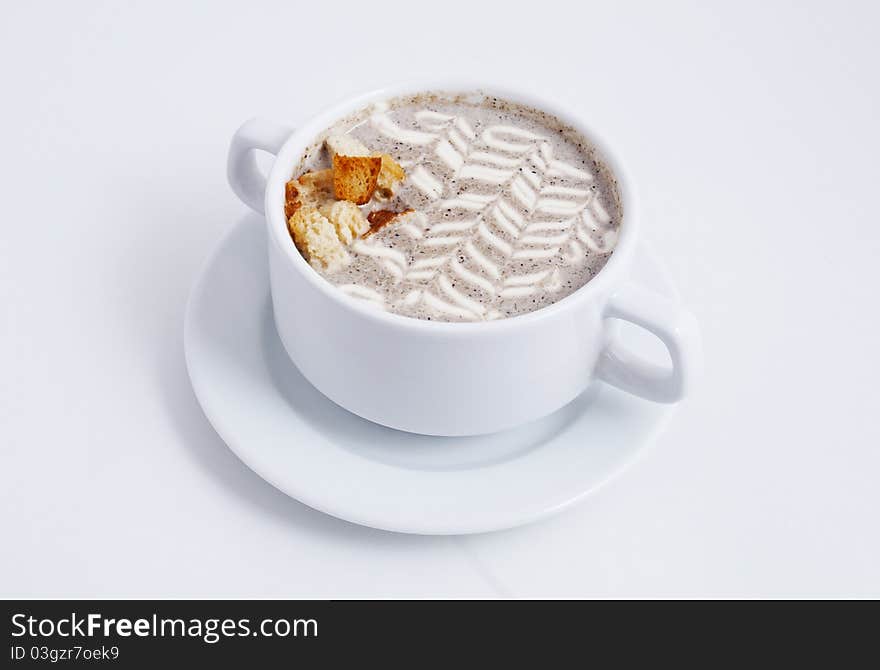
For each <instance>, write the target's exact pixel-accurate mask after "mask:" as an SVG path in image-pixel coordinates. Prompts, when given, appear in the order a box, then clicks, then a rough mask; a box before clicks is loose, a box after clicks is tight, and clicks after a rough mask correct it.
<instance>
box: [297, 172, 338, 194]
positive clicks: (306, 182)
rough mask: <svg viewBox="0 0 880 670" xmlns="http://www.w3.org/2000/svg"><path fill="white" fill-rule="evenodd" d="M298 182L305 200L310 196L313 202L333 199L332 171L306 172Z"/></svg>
mask: <svg viewBox="0 0 880 670" xmlns="http://www.w3.org/2000/svg"><path fill="white" fill-rule="evenodd" d="M298 181H299V184H300V186H301V188H300V190H302V191H304V192H305V193H304V194H305V196H306V197H307V198H309V197H310V196H312V197H313V198H314V199H315V200H323V199H324V198H332V197H333V170H330V169H327V170H318V171H316V172H306V173H305V174H304V175H302V176H301V177H300V178H299V180H298Z"/></svg>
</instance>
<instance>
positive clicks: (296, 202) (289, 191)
mask: <svg viewBox="0 0 880 670" xmlns="http://www.w3.org/2000/svg"><path fill="white" fill-rule="evenodd" d="M301 206H302V201H301V200H300V193H299V189H298V188H297V187H296V181H294V180H293V179H291V180H290V181H289V182H287V184H286V185H285V187H284V216H285V218H287V219H290V217H291V216H293V215H294V214H295V213H296V210H298V209H299V208H300V207H301Z"/></svg>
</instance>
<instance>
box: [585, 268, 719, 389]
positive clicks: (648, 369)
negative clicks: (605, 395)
mask: <svg viewBox="0 0 880 670" xmlns="http://www.w3.org/2000/svg"><path fill="white" fill-rule="evenodd" d="M604 317H605V318H606V319H621V320H623V321H628V322H630V323H633V324H635V325H637V326H639V327H641V328H644V329H645V330H647V331H649V332H651V333H653V334H654V335H655V336H657V337H658V338H659V339H660V340H661V341H662V342H663V344H665V345H666V348H667V349H668V351H669V356H670V358H671V360H672V367H671V368H669V367H666V366H661V365H657V364H656V363H652V362H651V361H649V360H647V359H645V358H644V357H643V356H640V355H638V354H636V353H634V352H632V351H631V350H629V348H627V347H625V346H624V345H623V344H622V343H620V342H619V341H616V340H612V341H611V342H610V343H609V345H608V346H607V348H606V349H605V351H604V352H603V353H602V355H601V357H600V359H599V364H598V367H597V368H596V376H597V377H598V378H599V379H601V380H603V381H605V382H607V383H609V384H611V385H612V386H616V387H618V388H620V389H622V390H624V391H627V392H628V393H632V394H633V395H637V396H640V397H642V398H645V399H647V400H653V401H654V402H664V403H672V402H676V401H678V400H681V399H682V398H683V397H684V396H685V395H687V393H688V392H689V390H690V387H691V386H692V385H693V383H694V381H696V378H697V377H698V376H699V373H700V371H701V368H702V344H701V338H700V329H699V325H698V324H697V320H696V318H695V317H694V315H693V314H691V313H690V312H689V311H688V310H686V309H685V308H683V307H682V306H680V305H679V304H678V303H677V302H675V301H674V300H670V299H669V298H666V297H664V296H661V295H659V294H657V293H655V292H653V291H650V290H648V289H644V288H641V287H639V286H635V285H633V284H628V285H625V286H624V287H623V288H622V289H620V290H619V291H617V292H616V293H615V294H614V295H612V297H611V299H610V300H609V301H608V304H607V306H606V308H605V313H604Z"/></svg>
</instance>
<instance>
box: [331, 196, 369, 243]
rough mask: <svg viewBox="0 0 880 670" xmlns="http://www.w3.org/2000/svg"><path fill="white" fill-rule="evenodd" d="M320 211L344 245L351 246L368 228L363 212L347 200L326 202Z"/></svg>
mask: <svg viewBox="0 0 880 670" xmlns="http://www.w3.org/2000/svg"><path fill="white" fill-rule="evenodd" d="M320 211H321V214H323V215H324V216H325V217H327V219H328V220H329V221H330V223H332V224H333V226H334V227H335V228H336V235H337V236H338V237H339V240H340V241H341V242H343V243H344V244H351V242H352V240H353V239H354V238H356V237H360V236H361V235H363V234H364V233H365V232H366V231H367V229H368V228H369V227H370V224H369V223H368V222H367V220H366V218H364V214H363V212H361V210H360V209H359V208H358V206H357V205H355V204H354V203H353V202H349V201H348V200H333V201H328V202H326V203H324V204H323V205H322V206H321V208H320Z"/></svg>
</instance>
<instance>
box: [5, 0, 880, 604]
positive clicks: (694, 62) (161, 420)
mask: <svg viewBox="0 0 880 670" xmlns="http://www.w3.org/2000/svg"><path fill="white" fill-rule="evenodd" d="M708 5H709V3H692V4H691V3H689V4H681V3H669V2H662V3H654V2H645V3H617V2H608V1H604V2H594V3H585V2H577V3H574V2H573V3H570V4H563V3H558V2H549V1H547V0H541V2H534V3H513V2H504V3H497V4H495V5H491V6H490V5H489V4H488V3H478V2H473V1H469V2H453V1H450V0H438V1H437V2H432V3H415V2H411V1H406V2H392V1H389V0H382V2H381V3H371V2H363V1H361V2H357V3H352V4H351V6H350V7H348V6H346V5H344V4H343V3H342V2H316V1H313V2H303V3H297V2H293V1H291V0H284V1H282V2H247V3H236V4H232V3H204V4H195V3H192V4H190V3H181V2H174V3H160V2H143V3H116V2H106V3H95V2H76V3H67V2H58V3H54V4H48V3H36V2H34V3H24V2H20V3H12V4H11V5H9V6H8V7H6V9H5V10H4V12H3V14H4V16H3V20H2V23H0V81H2V92H3V96H2V98H3V99H2V103H0V120H2V130H0V133H2V149H0V188H2V193H3V196H4V203H3V204H4V208H3V218H2V224H0V225H2V240H0V304H2V322H0V323H2V329H0V365H2V369H0V375H2V376H0V380H2V381H0V441H2V466H0V503H2V508H0V520H2V529H0V530H2V541H0V542H2V548H0V595H5V596H51V595H54V596H223V595H225V596H281V597H283V596H287V597H305V596H318V597H322V596H324V597H341V596H349V597H369V596H478V597H483V596H496V595H509V596H713V595H715V596H719V595H720V596H755V595H765V596H807V595H812V596H858V595H874V596H880V530H878V528H880V524H878V511H880V484H878V474H880V421H878V410H880V393H878V388H880V385H878V375H880V356H878V350H877V341H878V330H880V317H878V312H880V300H878V296H877V293H878V289H880V220H878V217H877V208H878V205H877V203H878V198H877V193H878V182H880V169H878V165H880V158H878V156H880V131H878V117H880V86H878V79H880V76H878V62H880V50H878V48H877V43H878V42H877V39H876V26H877V22H878V20H880V14H878V12H877V10H876V5H875V4H874V3H868V2H865V3H851V4H846V3H824V4H819V3H794V2H791V3H768V2H758V3H744V2H737V3H723V4H722V3H715V6H708ZM417 75H434V76H440V75H450V76H455V75H468V76H470V77H472V78H479V79H485V80H486V81H489V82H491V81H495V80H501V81H505V82H513V83H515V84H516V85H517V86H518V87H520V88H526V89H533V90H534V91H536V92H538V93H541V94H545V95H548V96H551V97H554V98H557V99H560V100H561V101H563V102H565V103H568V104H571V105H574V106H578V107H580V108H581V109H582V110H583V113H584V115H585V118H586V119H587V120H588V123H589V125H590V126H592V127H594V128H596V129H602V130H603V131H604V134H605V135H607V137H609V138H610V139H611V141H612V144H613V146H615V148H616V149H617V151H618V152H619V153H620V154H621V155H622V156H623V157H624V158H625V160H626V162H627V164H628V166H629V168H630V170H631V171H632V173H633V176H634V177H635V180H636V182H637V186H638V189H639V191H640V193H641V198H642V202H643V211H644V214H645V216H644V228H645V232H646V234H647V236H648V237H649V238H650V240H651V241H652V242H653V244H654V245H655V247H656V248H657V249H658V250H659V251H660V253H661V254H662V256H663V257H664V259H665V261H666V263H667V264H668V265H669V268H670V270H671V272H672V275H673V277H674V278H675V281H676V282H677V284H678V287H679V289H680V291H681V293H682V295H683V297H684V299H685V301H686V302H687V303H688V304H689V305H690V306H691V307H692V308H693V310H694V311H695V312H696V313H697V315H698V316H699V318H700V321H701V323H702V326H703V332H704V338H705V350H706V378H705V380H704V383H703V385H702V387H701V388H700V389H699V392H698V394H697V395H696V396H694V397H693V398H692V399H690V400H688V401H687V402H686V403H684V404H683V406H682V407H681V408H680V409H679V411H678V412H677V413H676V415H675V416H674V418H673V420H672V422H671V424H670V426H669V428H668V429H667V430H666V431H665V432H664V434H663V435H662V436H661V437H660V438H659V440H658V441H657V442H656V444H655V445H654V446H653V447H652V448H651V449H649V450H647V452H646V453H645V454H644V456H643V457H642V458H641V459H640V460H639V461H638V462H637V463H636V464H635V465H633V466H632V467H631V468H630V469H629V470H627V471H626V472H625V473H624V474H622V475H621V476H619V477H618V478H617V479H615V480H614V481H612V482H611V483H609V484H608V485H607V486H605V487H604V488H602V489H601V490H600V491H598V492H597V493H596V494H595V495H593V496H591V497H590V498H588V499H587V500H586V501H585V502H584V503H583V504H581V505H579V506H578V507H576V508H574V509H572V510H571V511H569V512H566V513H564V514H562V515H561V516H559V517H556V518H554V519H551V520H549V521H546V522H543V523H540V524H538V525H534V526H530V527H525V528H520V529H516V530H512V531H506V532H501V533H495V534H491V535H486V536H478V537H469V538H424V537H407V536H400V535H393V534H388V533H383V532H379V531H372V530H368V529H365V528H360V527H356V526H353V525H350V524H347V523H345V522H342V521H337V520H334V519H330V518H327V517H324V516H322V515H321V514H319V513H317V512H313V511H312V510H310V509H308V508H306V507H304V506H303V505H301V504H299V503H297V502H295V501H293V500H291V499H288V498H287V497H285V496H284V495H283V494H281V493H279V492H277V491H276V490H274V489H273V488H272V487H270V486H269V485H268V484H265V483H263V481H262V480H260V479H259V478H258V477H257V476H256V475H254V474H252V473H251V472H250V471H249V470H248V469H247V468H246V467H245V466H243V465H242V464H241V463H240V462H239V461H238V460H237V459H236V457H235V456H233V455H232V453H231V452H230V451H229V450H228V449H227V448H226V447H225V445H224V444H223V443H222V442H221V440H220V439H219V438H218V437H217V435H216V434H215V433H214V432H213V430H212V429H211V427H210V425H209V424H208V423H207V421H206V420H205V418H204V417H203V415H202V414H201V412H200V409H199V407H198V405H197V403H196V401H195V399H194V397H193V395H192V391H191V390H190V387H189V383H188V379H187V376H186V371H185V368H184V361H183V354H182V317H183V309H184V304H185V300H186V297H187V293H188V290H189V288H190V285H191V283H192V281H193V279H194V277H195V276H196V273H197V271H198V269H199V267H200V266H201V264H202V262H203V260H204V258H205V256H206V255H207V254H208V252H209V250H210V249H211V247H212V245H213V244H214V241H215V240H216V239H217V238H218V237H219V236H220V235H221V234H222V233H223V232H224V231H225V230H226V229H227V228H228V227H229V226H230V225H232V224H233V223H235V222H236V221H237V220H239V219H240V218H241V217H242V216H244V215H245V208H244V206H243V205H242V204H241V203H239V202H238V201H237V200H236V198H235V197H234V196H233V195H232V193H231V192H230V190H229V188H228V187H227V185H226V181H225V166H224V162H225V156H226V149H227V144H228V140H229V138H230V136H231V135H232V133H233V131H234V130H235V129H236V127H237V126H238V125H239V124H240V123H241V122H242V121H243V120H244V119H246V118H249V117H251V116H256V115H259V116H264V117H267V118H270V119H274V120H277V121H279V122H283V123H290V124H296V123H297V122H298V121H299V120H302V119H304V118H306V117H307V116H308V115H310V114H311V113H314V112H316V111H318V110H320V109H322V108H324V107H326V106H328V105H329V104H331V103H334V102H336V101H338V100H339V99H341V98H343V97H347V96H349V95H351V94H353V93H357V92H361V91H363V90H366V89H369V88H373V87H377V86H381V85H384V84H387V83H389V82H393V81H397V80H400V79H406V78H408V77H411V76H417Z"/></svg>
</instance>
